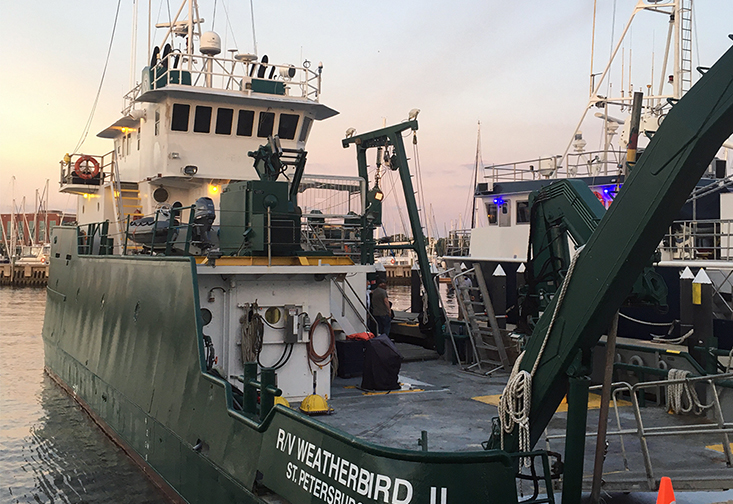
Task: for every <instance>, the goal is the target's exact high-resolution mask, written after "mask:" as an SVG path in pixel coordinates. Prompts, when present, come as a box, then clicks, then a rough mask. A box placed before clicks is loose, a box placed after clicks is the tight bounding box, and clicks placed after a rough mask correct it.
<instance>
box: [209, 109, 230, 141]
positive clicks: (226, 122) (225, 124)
mask: <svg viewBox="0 0 733 504" xmlns="http://www.w3.org/2000/svg"><path fill="white" fill-rule="evenodd" d="M233 118H234V109H230V108H220V109H218V110H217V111H216V129H215V130H214V132H215V133H216V134H217V135H231V134H232V119H233Z"/></svg>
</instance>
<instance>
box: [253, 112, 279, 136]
mask: <svg viewBox="0 0 733 504" xmlns="http://www.w3.org/2000/svg"><path fill="white" fill-rule="evenodd" d="M274 126H275V113H274V112H260V122H259V125H258V126H257V136H258V137H259V138H267V137H269V136H270V135H272V129H273V127H274Z"/></svg>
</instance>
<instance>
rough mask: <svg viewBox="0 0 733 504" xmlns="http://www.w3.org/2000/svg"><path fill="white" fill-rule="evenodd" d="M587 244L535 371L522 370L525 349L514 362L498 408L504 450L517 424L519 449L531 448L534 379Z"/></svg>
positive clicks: (572, 265)
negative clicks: (530, 428) (507, 437)
mask: <svg viewBox="0 0 733 504" xmlns="http://www.w3.org/2000/svg"><path fill="white" fill-rule="evenodd" d="M584 247H585V245H583V246H581V247H578V249H577V250H576V251H575V253H574V254H573V258H572V260H571V261H570V266H569V267H568V273H567V275H566V276H565V279H564V280H563V283H562V286H561V288H560V293H559V294H558V298H557V304H555V310H554V311H553V313H552V319H550V324H549V326H548V327H547V332H546V333H545V337H544V339H543V340H542V346H541V347H540V351H539V353H538V354H537V358H536V359H535V362H534V365H533V366H532V371H531V372H527V371H524V370H520V369H519V366H520V364H521V362H522V358H523V357H524V352H522V353H521V354H520V355H519V357H518V358H517V361H516V362H515V363H514V367H513V368H512V372H511V375H510V376H509V381H508V382H507V384H506V387H505V388H504V392H503V393H502V394H501V399H500V400H499V407H498V410H499V423H500V424H501V439H500V441H501V449H502V450H503V449H504V433H507V434H510V433H511V432H512V431H513V430H514V425H515V424H516V425H518V426H519V432H518V434H519V451H520V452H528V451H530V449H531V440H530V434H529V412H530V410H531V408H532V378H533V377H534V374H535V372H536V371H537V367H538V366H539V363H540V359H541V358H542V354H543V352H544V351H545V347H546V346H547V342H548V340H549V339H550V338H549V337H550V333H551V332H552V327H553V326H554V324H555V319H556V318H557V313H558V310H559V308H560V305H561V304H562V302H563V299H564V298H565V293H566V292H567V289H568V284H569V283H570V278H571V277H572V276H573V270H575V264H576V263H577V261H578V257H580V252H581V250H583V248H584ZM529 464H531V459H529V458H527V459H525V461H524V465H525V466H527V467H528V466H529Z"/></svg>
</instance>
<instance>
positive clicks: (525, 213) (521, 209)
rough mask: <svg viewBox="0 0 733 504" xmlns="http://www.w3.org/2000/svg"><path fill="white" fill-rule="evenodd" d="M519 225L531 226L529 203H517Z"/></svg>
mask: <svg viewBox="0 0 733 504" xmlns="http://www.w3.org/2000/svg"><path fill="white" fill-rule="evenodd" d="M517 224H529V201H517Z"/></svg>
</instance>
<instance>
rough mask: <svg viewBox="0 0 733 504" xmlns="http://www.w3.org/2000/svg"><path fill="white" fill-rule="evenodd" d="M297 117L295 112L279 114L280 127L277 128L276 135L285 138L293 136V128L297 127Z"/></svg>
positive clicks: (298, 117)
mask: <svg viewBox="0 0 733 504" xmlns="http://www.w3.org/2000/svg"><path fill="white" fill-rule="evenodd" d="M298 119H300V116H297V115H295V114H280V127H278V129H277V136H279V137H280V138H284V139H285V140H292V139H293V138H295V130H297V129H298Z"/></svg>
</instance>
